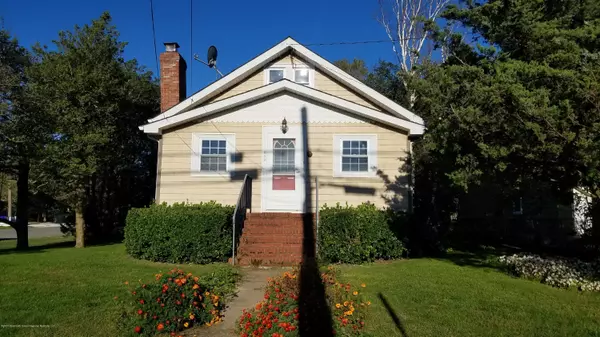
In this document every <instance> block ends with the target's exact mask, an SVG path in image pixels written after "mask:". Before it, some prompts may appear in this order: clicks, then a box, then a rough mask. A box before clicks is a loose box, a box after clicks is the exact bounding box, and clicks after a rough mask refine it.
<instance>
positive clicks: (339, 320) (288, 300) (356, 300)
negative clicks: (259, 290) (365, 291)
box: [238, 268, 371, 337]
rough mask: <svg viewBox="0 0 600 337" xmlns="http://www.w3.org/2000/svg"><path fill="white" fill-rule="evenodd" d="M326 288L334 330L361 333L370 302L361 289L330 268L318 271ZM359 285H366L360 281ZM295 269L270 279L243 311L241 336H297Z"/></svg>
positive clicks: (240, 328)
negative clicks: (256, 299)
mask: <svg viewBox="0 0 600 337" xmlns="http://www.w3.org/2000/svg"><path fill="white" fill-rule="evenodd" d="M321 277H322V279H323V283H324V285H325V289H326V296H327V303H328V305H329V307H330V311H331V314H332V318H333V323H334V327H333V328H334V334H336V335H341V336H361V334H362V330H363V328H364V317H365V313H366V309H367V307H368V306H369V305H370V304H371V302H368V301H364V300H363V297H362V294H361V292H362V289H358V288H353V287H352V286H351V285H350V284H342V283H340V282H339V281H337V277H336V272H335V270H334V269H332V268H329V269H328V270H327V272H325V273H323V275H321ZM361 287H363V288H364V287H366V285H365V284H362V285H361ZM298 295H299V285H298V271H296V270H294V271H292V272H285V273H284V274H283V275H281V276H279V277H277V278H274V279H269V280H268V284H267V288H266V290H265V299H264V300H263V301H261V302H259V303H257V304H256V306H255V307H254V308H252V309H251V310H249V311H246V310H244V313H243V314H242V316H241V317H240V319H239V321H238V332H239V335H240V337H251V336H265V337H267V336H268V337H289V336H299V332H298V325H299V317H300V314H299V307H298Z"/></svg>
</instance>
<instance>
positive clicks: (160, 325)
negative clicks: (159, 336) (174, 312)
mask: <svg viewBox="0 0 600 337" xmlns="http://www.w3.org/2000/svg"><path fill="white" fill-rule="evenodd" d="M164 328H165V325H164V324H162V323H158V325H157V326H156V330H158V331H163V329H164Z"/></svg>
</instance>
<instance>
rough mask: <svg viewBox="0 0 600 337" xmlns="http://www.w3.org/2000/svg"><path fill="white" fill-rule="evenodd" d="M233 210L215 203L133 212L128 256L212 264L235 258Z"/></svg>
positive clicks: (128, 230) (128, 231) (128, 228)
mask: <svg viewBox="0 0 600 337" xmlns="http://www.w3.org/2000/svg"><path fill="white" fill-rule="evenodd" d="M232 215H233V206H223V205H221V204H218V203H215V202H207V203H200V204H174V205H167V204H162V205H151V206H150V207H148V208H137V209H132V210H130V211H129V214H128V216H127V225H126V226H125V246H126V248H127V253H128V254H130V255H131V256H133V257H136V258H139V259H146V260H150V261H161V262H178V263H182V262H191V263H210V262H216V261H226V260H227V258H228V257H229V256H230V254H231V236H232V223H231V221H232V220H231V219H232Z"/></svg>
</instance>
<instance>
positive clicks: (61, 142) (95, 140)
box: [27, 13, 159, 241]
mask: <svg viewBox="0 0 600 337" xmlns="http://www.w3.org/2000/svg"><path fill="white" fill-rule="evenodd" d="M54 44H55V48H53V49H46V48H42V47H40V46H36V47H34V49H33V52H34V56H35V60H36V62H35V64H34V65H33V66H32V67H30V68H29V69H28V71H27V75H28V78H29V85H28V91H27V95H28V101H29V102H30V103H31V104H32V106H33V108H34V109H35V111H38V112H39V113H40V115H42V116H44V117H45V120H40V121H39V122H40V123H41V124H43V125H45V126H46V127H48V128H50V130H51V134H52V137H50V138H49V139H48V140H47V141H46V142H45V143H44V147H43V159H42V160H39V161H37V162H36V163H35V164H34V165H32V177H33V178H34V181H35V185H34V187H35V188H36V189H37V190H39V191H41V192H44V193H46V194H48V195H51V196H53V197H54V198H56V199H58V200H60V201H61V202H64V203H66V204H67V205H69V206H70V207H71V208H72V209H74V210H75V211H76V212H79V213H80V214H83V213H85V215H86V219H85V220H86V222H87V227H92V229H94V230H95V229H97V230H96V232H98V233H100V232H109V231H110V230H111V229H112V228H111V227H114V226H115V224H118V223H122V220H123V218H124V216H125V214H126V208H128V207H129V205H130V204H133V205H136V204H137V203H139V202H142V203H143V202H148V199H149V198H148V195H149V194H151V192H149V191H148V186H154V184H153V182H152V181H153V180H152V179H153V178H152V174H151V172H152V168H153V166H154V159H153V158H155V147H156V145H155V143H153V141H152V140H150V139H148V138H147V137H146V136H145V135H144V134H143V132H141V131H140V130H139V129H138V126H139V125H141V124H143V123H144V122H145V121H146V120H147V119H148V118H150V117H152V116H154V115H155V114H156V113H158V111H159V110H158V105H159V104H158V102H159V90H158V85H157V83H156V81H155V80H154V79H152V73H151V72H149V71H147V70H146V69H144V68H143V67H140V66H139V65H138V64H137V62H136V61H135V60H129V61H126V60H125V59H124V57H123V53H124V50H125V46H126V43H125V42H122V41H119V33H118V32H117V30H116V28H115V27H114V26H113V25H112V24H111V17H110V15H109V14H108V13H104V14H102V15H101V16H100V18H98V19H97V20H94V21H92V23H91V24H89V25H84V26H83V27H79V26H76V27H75V28H74V29H73V30H72V31H63V32H60V33H59V35H58V38H57V39H56V40H55V41H54ZM98 205H104V207H110V208H111V209H110V210H107V209H97V208H95V207H98ZM139 206H141V205H139ZM105 214H111V215H113V216H106V215H105ZM105 217H106V219H105ZM81 227H82V228H81V230H83V229H84V228H85V227H83V226H81ZM81 238H83V236H81ZM79 239H80V237H79V236H78V241H79Z"/></svg>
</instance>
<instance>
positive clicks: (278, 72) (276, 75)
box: [269, 69, 285, 83]
mask: <svg viewBox="0 0 600 337" xmlns="http://www.w3.org/2000/svg"><path fill="white" fill-rule="evenodd" d="M284 78H285V70H284V69H269V83H275V82H279V81H281V80H283V79H284Z"/></svg>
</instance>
